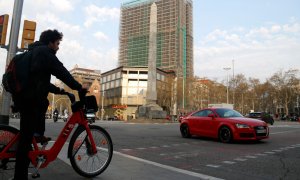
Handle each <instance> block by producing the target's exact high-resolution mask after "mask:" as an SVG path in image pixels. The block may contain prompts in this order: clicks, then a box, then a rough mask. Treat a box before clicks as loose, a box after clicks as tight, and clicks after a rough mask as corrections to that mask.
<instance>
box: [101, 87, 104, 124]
mask: <svg viewBox="0 0 300 180" xmlns="http://www.w3.org/2000/svg"><path fill="white" fill-rule="evenodd" d="M103 102H104V90H103V91H102V98H101V120H103V116H104V109H103Z"/></svg>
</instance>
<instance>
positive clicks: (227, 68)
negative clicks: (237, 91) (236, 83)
mask: <svg viewBox="0 0 300 180" xmlns="http://www.w3.org/2000/svg"><path fill="white" fill-rule="evenodd" d="M223 69H224V70H225V71H227V85H226V86H227V104H228V102H229V101H228V98H229V92H228V86H229V73H228V71H229V70H230V69H231V68H230V67H226V68H223Z"/></svg>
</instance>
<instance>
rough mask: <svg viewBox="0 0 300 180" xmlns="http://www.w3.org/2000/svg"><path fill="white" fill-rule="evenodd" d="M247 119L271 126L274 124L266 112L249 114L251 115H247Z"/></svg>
mask: <svg viewBox="0 0 300 180" xmlns="http://www.w3.org/2000/svg"><path fill="white" fill-rule="evenodd" d="M247 117H249V118H254V119H259V120H262V121H265V122H266V123H269V124H271V125H273V124H274V119H273V117H272V116H271V115H270V114H269V113H266V112H251V113H249V115H248V116H247Z"/></svg>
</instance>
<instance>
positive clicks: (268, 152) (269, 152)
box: [264, 151, 275, 154]
mask: <svg viewBox="0 0 300 180" xmlns="http://www.w3.org/2000/svg"><path fill="white" fill-rule="evenodd" d="M264 153H266V154H275V152H272V151H267V152H264Z"/></svg>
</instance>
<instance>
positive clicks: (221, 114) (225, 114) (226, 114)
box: [216, 109, 243, 118]
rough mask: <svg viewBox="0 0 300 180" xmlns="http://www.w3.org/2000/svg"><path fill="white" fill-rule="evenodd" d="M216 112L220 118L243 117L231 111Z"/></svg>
mask: <svg viewBox="0 0 300 180" xmlns="http://www.w3.org/2000/svg"><path fill="white" fill-rule="evenodd" d="M216 112H217V114H218V115H219V117H221V118H228V117H243V115H241V114H240V113H239V112H237V111H235V110H232V109H216Z"/></svg>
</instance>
